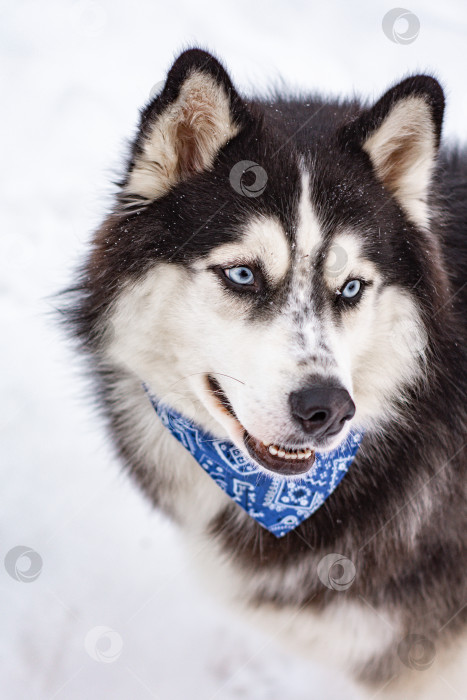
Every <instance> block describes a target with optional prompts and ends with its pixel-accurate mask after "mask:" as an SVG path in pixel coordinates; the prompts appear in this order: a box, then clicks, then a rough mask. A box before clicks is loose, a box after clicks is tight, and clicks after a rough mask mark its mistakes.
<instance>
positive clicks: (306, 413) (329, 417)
mask: <svg viewBox="0 0 467 700" xmlns="http://www.w3.org/2000/svg"><path fill="white" fill-rule="evenodd" d="M289 401H290V408H291V410H292V415H293V417H294V418H295V420H297V421H298V422H299V423H300V425H301V427H302V428H303V430H304V431H305V432H306V433H308V435H312V436H313V437H320V438H321V437H331V436H332V435H336V434H337V433H339V432H340V430H341V429H342V428H343V427H344V423H345V422H346V421H348V420H350V419H351V418H353V416H354V415H355V404H354V402H353V401H352V399H351V398H350V394H349V392H348V391H347V390H346V389H344V388H342V387H335V386H326V385H323V380H321V382H320V385H318V384H316V385H315V386H313V387H309V388H307V389H300V390H299V391H293V392H292V393H291V394H290V397H289Z"/></svg>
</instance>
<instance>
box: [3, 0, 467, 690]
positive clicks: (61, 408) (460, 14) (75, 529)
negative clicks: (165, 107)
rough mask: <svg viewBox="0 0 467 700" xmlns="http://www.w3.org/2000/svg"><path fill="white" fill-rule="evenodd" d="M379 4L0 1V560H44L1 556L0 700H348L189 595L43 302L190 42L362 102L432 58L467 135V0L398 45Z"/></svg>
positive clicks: (248, 67)
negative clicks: (25, 550) (33, 555)
mask: <svg viewBox="0 0 467 700" xmlns="http://www.w3.org/2000/svg"><path fill="white" fill-rule="evenodd" d="M389 9H391V5H390V4H388V3H379V2H373V1H372V2H359V3H346V2H344V1H342V2H336V1H335V0H334V1H328V2H326V3H319V4H318V3H310V2H306V1H305V0H294V1H289V2H285V1H284V2H278V1H277V0H275V1H274V2H257V3H253V2H248V1H247V0H235V1H233V0H229V1H227V2H213V1H211V0H197V2H191V3H190V2H188V0H175V1H173V0H169V2H167V3H162V2H160V1H159V2H157V1H153V2H151V1H150V0H144V2H143V1H141V2H131V3H130V2H128V1H127V2H123V1H120V0H119V1H116V0H114V1H111V0H108V1H107V2H106V1H104V0H102V1H100V0H99V1H97V2H93V1H92V0H90V1H87V0H77V1H75V2H71V1H65V0H61V1H60V2H58V1H57V2H54V1H52V0H51V1H48V2H45V1H44V0H43V1H42V2H40V3H39V2H33V1H31V2H26V1H21V0H16V1H15V2H14V3H13V2H9V3H7V1H6V0H3V1H2V2H0V18H1V22H0V51H1V53H2V60H1V69H0V74H1V81H2V82H1V85H2V91H1V96H2V108H1V117H0V119H1V120H2V129H1V134H0V139H1V141H2V166H3V167H2V171H1V178H2V182H1V193H2V207H1V214H0V217H1V222H0V266H1V272H0V323H1V333H2V344H1V353H2V361H1V367H2V370H1V372H0V386H1V402H0V434H1V463H0V467H1V473H2V484H3V503H2V509H1V513H0V527H1V540H0V556H1V561H3V559H4V557H5V555H6V554H7V553H8V552H10V550H12V549H13V548H14V547H17V546H20V545H23V546H27V547H30V548H32V549H33V550H35V551H37V552H38V554H39V555H40V557H41V561H42V569H41V570H40V575H39V576H38V577H37V578H36V579H35V580H34V581H29V582H22V581H19V580H16V579H18V578H19V579H21V578H24V577H25V575H26V574H25V568H26V569H27V564H28V559H27V557H24V556H23V557H22V558H19V559H18V562H17V569H16V574H15V569H14V565H13V568H12V564H11V561H10V559H11V556H14V555H10V559H8V560H7V564H6V566H3V565H2V567H1V570H0V592H1V601H0V644H1V647H0V648H1V653H0V657H1V658H2V665H1V667H0V687H1V688H2V690H1V691H0V694H1V697H2V700H3V699H4V700H16V699H21V700H23V699H24V698H31V699H33V698H34V700H43V699H51V698H57V699H58V700H62V699H65V698H66V699H69V700H75V699H81V698H86V700H103V699H104V698H109V699H112V700H123V699H124V700H127V699H130V698H131V699H141V700H145V699H146V698H151V697H152V698H158V699H159V700H186V698H193V699H194V700H210V699H211V698H212V699H214V698H218V699H219V700H233V699H234V698H238V697H242V698H245V700H263V699H264V700H266V699H268V700H275V699H276V698H286V699H287V700H313V699H314V698H317V699H318V698H319V700H326V699H329V700H335V699H336V698H341V697H346V698H349V700H350V697H351V694H350V692H349V691H348V689H346V688H345V686H344V685H342V683H341V681H340V680H339V679H336V677H335V675H334V674H331V672H329V671H325V670H324V669H318V668H317V667H314V666H310V665H307V664H305V663H304V662H303V661H299V660H295V659H293V658H291V657H290V658H289V657H287V656H284V654H283V653H282V652H281V651H280V650H279V647H278V646H276V642H275V641H273V642H270V641H269V640H267V639H266V638H265V637H262V636H261V635H260V634H258V633H254V632H252V631H250V630H247V629H245V627H243V626H242V625H241V624H240V623H239V622H238V621H236V620H232V618H231V617H230V616H229V614H228V613H226V612H225V611H223V610H221V609H220V608H219V607H218V605H217V604H216V603H214V602H212V601H211V600H209V599H208V597H207V596H206V594H205V593H204V592H203V591H202V590H201V589H200V587H199V584H198V583H197V582H196V581H195V580H193V578H192V576H191V574H190V566H189V562H188V560H187V557H186V555H185V554H184V553H183V550H182V547H181V544H180V541H179V537H178V534H177V532H176V531H175V530H174V529H173V527H172V526H171V525H170V524H169V523H167V522H166V521H165V520H163V519H162V518H161V517H160V516H159V515H158V514H157V513H154V512H151V510H150V509H149V507H148V506H147V504H146V503H145V502H144V501H143V499H142V498H141V496H140V495H139V493H138V492H137V491H136V490H135V489H134V488H133V486H132V484H131V483H129V481H128V480H127V479H126V477H125V476H124V475H122V474H121V470H120V467H119V465H118V464H117V463H116V461H115V460H114V458H113V457H112V453H111V451H110V448H109V447H108V445H107V444H106V442H105V439H104V437H103V433H102V430H101V426H100V425H99V423H98V421H97V420H96V418H95V416H93V414H92V412H91V411H90V409H89V408H88V406H87V404H86V401H85V399H84V392H83V384H82V381H81V380H80V377H79V365H78V362H77V360H76V358H75V356H74V355H73V353H72V352H71V351H70V349H69V348H67V347H66V345H65V343H64V341H63V339H62V338H61V336H60V334H59V332H58V331H57V329H56V328H55V327H54V325H53V323H52V322H51V320H50V319H49V318H48V316H47V314H48V313H49V311H50V310H51V309H52V308H53V305H54V302H53V300H52V299H51V298H50V297H51V295H52V294H54V293H55V292H56V291H57V290H59V289H60V288H62V287H63V286H65V285H66V284H68V282H69V280H70V275H71V269H72V267H73V265H74V264H75V263H76V260H77V259H78V258H79V256H80V255H81V254H82V251H83V249H84V247H85V242H86V240H87V238H88V236H89V231H90V230H91V229H92V228H93V227H94V226H95V225H96V224H97V222H98V221H99V219H100V217H101V215H102V212H103V208H104V206H105V203H106V201H107V197H108V192H109V190H108V185H107V183H108V181H109V180H110V179H111V177H112V173H113V171H114V169H115V168H116V167H117V166H118V163H119V161H118V153H119V152H120V150H121V146H122V143H123V142H124V139H125V138H126V137H127V136H128V135H129V134H130V133H131V131H132V129H133V127H134V124H135V119H136V116H137V108H138V107H139V106H140V105H141V104H143V103H144V102H145V100H146V98H147V96H148V94H149V92H150V90H151V88H152V86H153V85H154V84H155V83H157V82H159V81H160V80H162V79H163V78H164V74H165V70H166V69H167V67H168V66H169V64H170V62H171V60H172V58H173V56H174V54H175V53H176V52H177V51H179V50H180V49H182V48H184V47H186V46H187V45H190V44H193V43H199V44H201V45H203V46H204V47H207V48H211V49H212V50H214V51H215V52H217V53H218V54H219V55H220V56H221V57H223V58H224V60H225V61H226V63H227V65H228V66H229V67H230V69H231V72H232V75H233V77H234V79H235V80H236V82H237V84H238V85H239V86H240V87H241V88H243V89H245V90H249V89H251V88H252V86H256V85H257V86H261V87H264V86H265V85H267V84H270V83H271V82H273V81H274V80H277V78H278V76H279V75H282V76H283V78H284V79H285V81H287V82H289V83H290V84H292V85H295V86H301V87H303V88H320V89H322V90H325V91H328V92H331V93H341V92H344V93H346V94H349V93H351V92H352V91H353V90H357V91H360V92H362V93H364V94H367V95H373V96H377V95H379V94H380V92H381V91H382V90H383V88H384V87H386V86H387V85H388V84H389V83H391V82H393V81H394V80H395V79H397V78H399V77H402V76H404V75H405V74H406V73H407V72H408V71H415V70H432V71H434V72H435V73H436V74H437V75H438V77H439V78H440V79H441V80H442V82H443V84H444V85H445V87H446V89H447V93H448V98H449V107H448V113H447V121H446V133H447V134H448V135H449V137H453V136H455V135H459V136H461V135H462V136H464V138H465V123H466V121H465V117H466V112H467V110H466V107H467V97H466V91H465V75H464V73H465V71H463V70H461V68H460V66H461V63H462V62H463V61H464V59H465V38H466V19H467V17H466V5H465V4H464V3H463V2H462V0H459V2H454V1H453V0H444V2H442V3H438V2H436V3H435V2H434V0H430V2H423V3H422V2H411V4H410V6H409V8H408V9H409V10H411V11H412V12H414V13H415V14H416V15H417V16H418V18H419V20H420V33H419V36H418V37H417V38H416V39H415V40H414V41H413V42H412V43H410V44H408V45H400V44H398V43H394V42H392V41H390V40H389V39H388V38H387V37H386V36H385V35H384V33H383V31H382V28H381V21H382V18H383V16H384V14H385V13H386V12H387V11H388V10H389ZM400 22H401V24H400V26H399V29H398V30H399V31H404V29H405V27H404V24H403V21H402V20H401V21H400ZM36 564H37V567H38V568H37V571H38V572H39V569H40V566H39V565H40V561H38V562H36ZM15 576H16V578H15ZM101 627H102V628H106V629H107V630H108V629H110V630H111V631H110V632H108V631H106V629H100V628H101ZM99 656H100V657H101V659H103V661H102V660H101V661H99V660H96V657H97V659H98V658H99ZM93 657H94V658H93Z"/></svg>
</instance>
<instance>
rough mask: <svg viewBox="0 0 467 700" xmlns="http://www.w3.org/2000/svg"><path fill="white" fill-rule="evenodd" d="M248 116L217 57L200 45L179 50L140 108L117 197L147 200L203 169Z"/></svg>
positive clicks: (130, 199)
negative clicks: (156, 92) (162, 81)
mask: <svg viewBox="0 0 467 700" xmlns="http://www.w3.org/2000/svg"><path fill="white" fill-rule="evenodd" d="M249 118H250V115H249V112H248V108H247V106H246V104H245V103H244V101H243V100H242V99H241V98H240V96H239V95H238V93H237V92H236V90H235V89H234V87H233V85H232V83H231V81H230V78H229V76H228V75H227V72H226V71H225V69H224V68H223V66H222V65H221V64H220V63H219V61H218V60H217V59H216V58H214V56H212V55H211V54H209V53H207V52H206V51H202V50H200V49H190V50H188V51H185V52H183V53H182V54H181V55H180V56H179V57H178V58H177V60H176V61H175V63H174V64H173V65H172V68H171V69H170V71H169V73H168V75H167V80H166V82H165V85H164V88H163V90H162V92H161V93H160V94H159V95H158V96H157V97H155V98H154V99H153V100H152V101H151V102H150V103H149V104H148V106H147V107H146V109H145V110H144V111H143V112H142V115H141V122H140V128H139V133H138V136H137V138H136V140H135V143H134V144H133V152H132V157H131V161H130V163H129V167H128V173H127V176H126V179H125V181H124V182H123V192H122V201H125V200H126V202H127V206H128V205H129V206H131V205H132V200H133V201H134V202H137V200H138V199H139V200H140V201H143V202H150V201H153V200H154V199H157V198H158V197H161V196H163V195H164V194H166V193H167V192H168V191H169V190H170V189H171V188H172V187H174V186H175V185H176V184H178V183H179V182H182V181H184V180H187V179H188V178H190V177H192V176H193V175H196V173H199V172H202V171H204V170H207V169H209V168H210V167H211V166H212V165H213V162H214V159H215V157H216V155H217V154H218V152H219V150H220V149H221V148H222V147H223V146H225V144H226V143H227V142H228V141H230V140H231V139H232V138H234V137H235V136H236V135H237V134H238V133H239V132H240V131H241V129H242V128H243V127H244V126H245V124H246V122H247V121H248V119H249Z"/></svg>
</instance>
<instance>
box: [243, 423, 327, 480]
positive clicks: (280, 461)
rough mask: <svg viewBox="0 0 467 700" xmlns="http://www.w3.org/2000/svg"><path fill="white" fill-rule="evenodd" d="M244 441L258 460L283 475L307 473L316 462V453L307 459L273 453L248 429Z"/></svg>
mask: <svg viewBox="0 0 467 700" xmlns="http://www.w3.org/2000/svg"><path fill="white" fill-rule="evenodd" d="M243 442H244V444H245V447H246V448H247V450H248V453H249V454H250V455H251V457H253V459H254V460H256V462H259V464H261V466H262V467H264V468H265V469H268V470H269V471H272V472H274V473H275V474H281V475H283V476H294V475H298V474H305V473H306V472H308V471H309V470H310V468H311V467H312V466H313V464H314V462H315V453H314V452H312V453H311V455H310V456H309V457H307V458H305V459H285V458H284V457H279V456H278V455H272V454H271V453H270V452H269V449H268V447H266V445H263V443H262V442H260V441H259V440H257V439H256V438H254V437H253V436H252V435H249V434H248V433H247V432H246V430H245V432H244V433H243Z"/></svg>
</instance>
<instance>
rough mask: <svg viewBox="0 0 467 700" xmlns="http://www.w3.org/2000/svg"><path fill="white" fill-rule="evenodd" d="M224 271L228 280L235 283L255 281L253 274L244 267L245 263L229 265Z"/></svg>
mask: <svg viewBox="0 0 467 700" xmlns="http://www.w3.org/2000/svg"><path fill="white" fill-rule="evenodd" d="M224 272H225V274H226V275H227V277H228V278H229V280H231V281H232V282H235V284H242V285H247V284H253V283H254V281H255V276H254V274H253V273H252V271H251V270H250V268H249V267H246V265H239V266H238V267H229V268H228V269H227V270H224Z"/></svg>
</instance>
